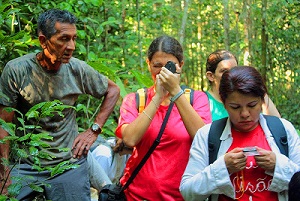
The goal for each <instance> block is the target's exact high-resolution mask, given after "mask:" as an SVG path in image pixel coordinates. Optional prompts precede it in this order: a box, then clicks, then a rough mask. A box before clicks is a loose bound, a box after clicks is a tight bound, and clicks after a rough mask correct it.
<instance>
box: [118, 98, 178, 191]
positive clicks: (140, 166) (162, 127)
mask: <svg viewBox="0 0 300 201" xmlns="http://www.w3.org/2000/svg"><path fill="white" fill-rule="evenodd" d="M173 106H174V102H171V103H170V105H169V107H168V111H167V113H166V116H165V118H164V121H163V123H162V125H161V127H160V130H159V133H158V135H157V137H156V139H155V141H154V142H153V144H152V146H151V147H150V149H149V150H148V152H147V153H146V154H145V156H144V157H143V159H142V160H141V162H140V163H139V164H138V166H137V167H136V168H135V169H134V171H133V172H132V174H131V176H130V177H129V179H128V180H127V182H126V184H125V185H124V186H123V187H122V190H125V189H126V188H127V187H128V186H129V184H130V183H131V182H132V181H133V179H134V178H135V177H136V175H137V174H138V172H139V171H140V169H141V168H142V167H143V165H144V164H145V163H146V161H147V160H148V158H149V157H150V155H151V154H152V152H153V151H154V149H155V148H156V147H157V145H158V144H159V143H160V139H161V136H162V134H163V132H164V130H165V128H166V125H167V122H168V119H169V117H170V114H171V111H172V108H173Z"/></svg>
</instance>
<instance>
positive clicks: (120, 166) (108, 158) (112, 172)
mask: <svg viewBox="0 0 300 201" xmlns="http://www.w3.org/2000/svg"><path fill="white" fill-rule="evenodd" d="M114 141H115V138H109V139H107V142H104V143H100V144H99V145H98V146H97V147H96V148H95V149H94V150H93V151H92V155H93V157H94V158H95V159H96V161H97V162H98V163H99V164H100V165H101V166H102V168H103V169H104V171H105V173H106V174H107V176H108V177H109V178H110V180H111V182H112V183H116V182H118V181H119V179H120V177H121V176H122V174H123V170H124V168H125V165H126V162H127V159H128V158H129V155H122V156H120V155H119V154H118V153H114V152H113V150H112V147H111V144H112V143H114Z"/></svg>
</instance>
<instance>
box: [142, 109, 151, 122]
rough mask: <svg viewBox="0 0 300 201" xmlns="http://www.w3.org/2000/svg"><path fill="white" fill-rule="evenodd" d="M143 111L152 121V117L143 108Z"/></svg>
mask: <svg viewBox="0 0 300 201" xmlns="http://www.w3.org/2000/svg"><path fill="white" fill-rule="evenodd" d="M143 113H144V114H145V115H146V116H147V117H148V118H149V119H150V120H151V121H152V118H151V117H150V116H149V114H147V113H146V112H145V110H143Z"/></svg>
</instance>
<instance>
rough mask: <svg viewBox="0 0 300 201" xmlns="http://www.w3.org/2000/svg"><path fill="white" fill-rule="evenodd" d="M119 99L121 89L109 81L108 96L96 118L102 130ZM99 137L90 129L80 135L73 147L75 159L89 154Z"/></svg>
mask: <svg viewBox="0 0 300 201" xmlns="http://www.w3.org/2000/svg"><path fill="white" fill-rule="evenodd" d="M119 97H120V88H119V87H118V85H116V84H115V83H114V82H113V81H111V80H108V88H107V92H106V95H105V96H104V99H103V101H102V103H101V106H100V111H99V113H98V114H97V116H96V118H95V123H97V124H98V125H99V126H100V127H101V128H102V127H103V125H104V124H105V122H106V121H107V119H108V117H109V115H110V114H111V113H112V111H113V110H114V107H115V105H116V103H117V101H118V99H119ZM97 137H98V134H97V133H94V132H93V131H92V130H91V129H90V128H89V129H88V130H86V131H85V132H83V133H81V134H80V135H78V136H77V138H76V139H75V141H74V143H73V146H72V149H73V157H74V158H76V157H77V158H80V157H81V155H82V154H87V152H88V150H89V149H90V147H91V146H92V144H93V143H94V142H95V141H96V139H97Z"/></svg>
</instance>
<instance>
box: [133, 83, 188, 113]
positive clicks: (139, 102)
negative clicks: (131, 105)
mask: <svg viewBox="0 0 300 201" xmlns="http://www.w3.org/2000/svg"><path fill="white" fill-rule="evenodd" d="M181 89H182V90H183V91H184V95H185V97H186V99H187V100H188V101H189V102H190V104H191V105H193V100H194V90H193V89H191V88H188V87H187V86H181ZM135 101H136V109H137V110H138V111H139V113H141V112H143V110H144V109H145V106H146V102H147V88H141V89H138V90H137V91H136V93H135Z"/></svg>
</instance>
